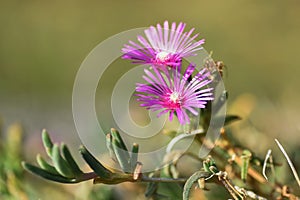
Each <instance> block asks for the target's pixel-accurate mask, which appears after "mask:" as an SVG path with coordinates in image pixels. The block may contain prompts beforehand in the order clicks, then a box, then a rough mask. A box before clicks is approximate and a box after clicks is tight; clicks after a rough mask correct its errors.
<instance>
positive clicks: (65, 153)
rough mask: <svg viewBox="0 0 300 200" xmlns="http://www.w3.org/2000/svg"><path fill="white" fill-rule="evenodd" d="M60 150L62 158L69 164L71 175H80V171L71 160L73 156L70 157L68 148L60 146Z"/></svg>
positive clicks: (63, 145)
mask: <svg viewBox="0 0 300 200" xmlns="http://www.w3.org/2000/svg"><path fill="white" fill-rule="evenodd" d="M61 149H62V153H63V156H64V158H65V159H66V161H67V163H68V164H69V166H70V167H71V169H72V171H73V173H74V174H76V176H80V175H82V174H83V171H81V169H80V168H79V166H78V165H77V163H76V161H75V160H74V158H73V156H72V154H71V152H70V150H69V148H68V147H67V145H65V144H62V145H61Z"/></svg>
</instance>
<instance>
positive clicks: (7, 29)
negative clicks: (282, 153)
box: [0, 0, 300, 159]
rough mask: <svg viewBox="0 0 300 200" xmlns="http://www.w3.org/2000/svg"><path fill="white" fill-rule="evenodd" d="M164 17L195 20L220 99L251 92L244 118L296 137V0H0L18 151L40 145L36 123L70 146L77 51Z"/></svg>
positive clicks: (1, 95)
mask: <svg viewBox="0 0 300 200" xmlns="http://www.w3.org/2000/svg"><path fill="white" fill-rule="evenodd" d="M164 20H169V21H176V22H180V21H182V22H185V23H187V25H188V28H192V27H195V28H196V32H200V33H201V37H203V38H205V39H206V44H205V45H204V47H205V49H206V50H207V51H213V58H214V59H215V60H223V61H224V63H225V64H226V65H227V69H226V72H225V74H226V75H225V83H226V88H227V90H228V91H229V94H230V98H229V105H231V102H234V101H235V99H236V98H237V97H238V96H240V95H241V94H243V93H251V94H252V95H253V96H252V97H253V98H254V99H255V106H254V108H253V111H252V112H251V116H250V121H251V124H253V125H254V126H255V127H256V128H257V130H259V131H260V132H263V133H265V134H266V136H267V137H270V138H271V139H270V147H272V146H273V147H274V146H275V145H274V142H273V138H274V137H278V138H280V139H282V140H283V142H284V143H289V144H294V145H298V144H297V142H298V138H299V131H300V124H299V120H300V104H299V101H300V95H299V85H300V78H299V77H300V62H299V61H298V54H299V49H298V48H299V47H300V37H299V36H300V2H299V1H297V0H294V1H293V0H287V1H282V0H264V1H260V0H252V1H237V0H235V1H234V0H227V1H200V0H192V1H188V2H184V1H178V0H173V1H165V0H163V1H137V0H132V1H51V2H50V1H33V0H28V1H15V0H11V1H1V2H0V24H1V31H0V116H1V118H2V119H3V121H4V124H5V125H8V124H11V123H13V122H15V121H19V122H20V123H21V124H22V125H23V127H24V130H25V132H26V137H25V141H24V143H25V152H24V154H25V157H28V159H32V158H31V156H33V155H34V154H35V153H37V152H38V151H39V150H38V149H39V148H41V142H40V135H39V134H40V132H41V130H42V128H47V129H48V130H49V132H50V133H52V134H53V135H54V137H55V138H56V140H57V141H66V142H67V143H71V146H72V145H73V146H72V147H73V149H74V151H76V149H77V146H78V145H79V144H80V140H79V138H78V136H77V133H76V130H75V126H74V122H73V118H72V87H73V82H74V79H75V76H76V73H77V70H78V69H79V67H80V64H81V62H82V61H83V59H84V58H85V57H86V56H87V54H88V53H89V52H90V51H91V50H92V49H93V48H94V47H95V46H96V45H97V44H99V43H100V42H101V41H103V40H105V39H106V38H108V37H109V36H112V35H114V34H117V33H119V32H121V31H125V30H128V29H132V28H137V27H145V26H149V25H154V24H156V23H162V22H163V21H164ZM119 67H120V68H122V66H119ZM110 73H111V74H113V75H115V76H117V77H118V76H120V72H118V71H113V72H110ZM104 83H106V82H104ZM107 84H108V85H109V83H108V82H107ZM109 87H111V86H109ZM104 107H105V106H104ZM100 108H101V105H100ZM232 112H237V110H234V109H233V110H232ZM108 126H109V125H108ZM33 144H35V146H36V149H37V150H35V149H32V148H30V147H31V145H33ZM267 148H269V147H265V148H264V150H265V149H267Z"/></svg>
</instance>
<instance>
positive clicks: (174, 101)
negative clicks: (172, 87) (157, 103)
mask: <svg viewBox="0 0 300 200" xmlns="http://www.w3.org/2000/svg"><path fill="white" fill-rule="evenodd" d="M164 106H166V107H167V108H168V109H177V108H180V107H181V100H180V94H179V93H178V92H172V93H171V94H170V93H169V94H167V96H166V97H165V99H164Z"/></svg>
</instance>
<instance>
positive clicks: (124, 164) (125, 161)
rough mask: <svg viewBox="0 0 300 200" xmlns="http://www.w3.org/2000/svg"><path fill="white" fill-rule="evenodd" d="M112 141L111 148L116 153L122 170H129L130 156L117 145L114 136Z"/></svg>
mask: <svg viewBox="0 0 300 200" xmlns="http://www.w3.org/2000/svg"><path fill="white" fill-rule="evenodd" d="M112 143H113V149H114V152H115V155H116V158H117V160H118V162H119V164H120V166H121V168H122V170H123V172H126V173H127V172H130V171H131V166H130V163H129V162H130V157H129V154H128V152H127V151H126V150H124V149H122V148H120V147H119V145H118V142H117V141H116V140H115V138H113V139H112Z"/></svg>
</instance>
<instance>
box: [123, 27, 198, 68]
mask: <svg viewBox="0 0 300 200" xmlns="http://www.w3.org/2000/svg"><path fill="white" fill-rule="evenodd" d="M184 28H185V24H184V23H179V24H178V26H176V23H175V22H173V23H172V25H171V29H170V28H169V22H168V21H165V22H164V25H163V27H162V26H161V25H160V24H157V26H156V28H155V27H154V26H151V27H150V28H149V29H146V30H145V35H146V39H145V38H144V37H143V36H138V37H137V38H138V41H139V43H135V42H133V41H129V44H128V45H125V46H124V48H123V49H122V52H123V53H124V55H123V56H122V58H123V59H128V60H132V61H133V63H139V64H150V65H151V66H163V67H165V66H169V67H177V66H181V63H182V59H183V58H185V57H189V56H195V55H196V51H198V50H200V49H202V46H201V45H202V44H203V43H204V39H202V40H199V41H197V42H195V41H194V40H195V38H196V37H197V36H198V34H196V35H194V36H191V35H192V33H193V31H194V28H193V29H191V30H190V31H189V32H184Z"/></svg>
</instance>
